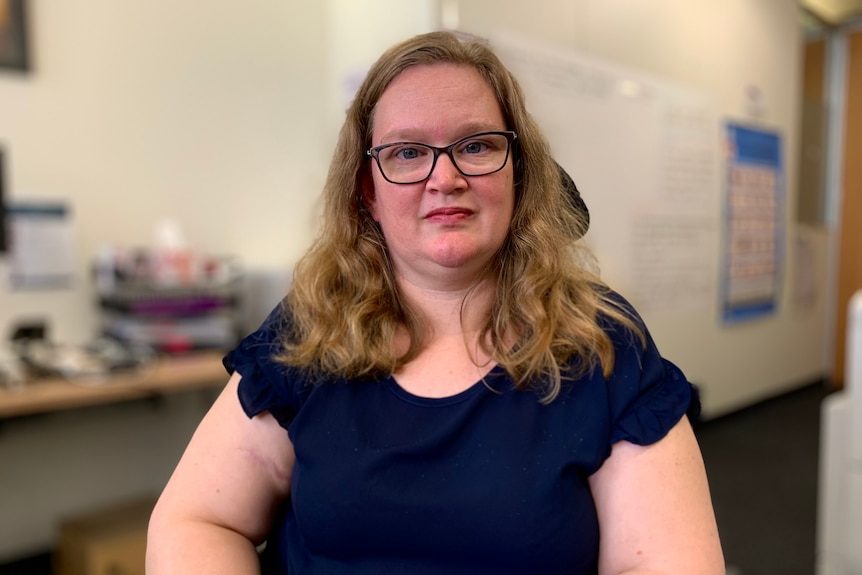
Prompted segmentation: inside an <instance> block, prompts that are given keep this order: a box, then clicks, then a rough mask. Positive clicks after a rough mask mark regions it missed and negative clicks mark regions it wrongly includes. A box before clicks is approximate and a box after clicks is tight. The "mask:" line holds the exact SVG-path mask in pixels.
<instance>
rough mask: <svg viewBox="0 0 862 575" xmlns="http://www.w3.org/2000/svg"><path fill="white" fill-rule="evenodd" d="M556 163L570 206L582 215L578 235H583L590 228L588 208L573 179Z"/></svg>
mask: <svg viewBox="0 0 862 575" xmlns="http://www.w3.org/2000/svg"><path fill="white" fill-rule="evenodd" d="M556 164H557V168H558V169H559V171H560V179H562V180H563V187H564V188H565V189H566V191H567V192H568V193H569V200H570V201H571V204H572V208H574V209H575V211H578V212H580V213H581V215H582V216H583V228H582V229H580V230H578V236H579V237H583V235H584V234H586V233H587V230H588V229H590V210H588V209H587V204H586V203H585V202H584V199H583V198H582V197H581V192H580V191H578V186H576V185H575V181H574V180H573V179H572V177H571V176H570V175H569V173H568V172H567V171H566V170H565V169H564V168H563V166H561V165H560V163H559V162H556Z"/></svg>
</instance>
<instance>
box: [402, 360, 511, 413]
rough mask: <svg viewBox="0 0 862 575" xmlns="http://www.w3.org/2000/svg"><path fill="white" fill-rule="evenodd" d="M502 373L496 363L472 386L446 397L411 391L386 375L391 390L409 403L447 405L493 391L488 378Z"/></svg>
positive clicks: (433, 405)
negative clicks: (418, 393) (483, 392)
mask: <svg viewBox="0 0 862 575" xmlns="http://www.w3.org/2000/svg"><path fill="white" fill-rule="evenodd" d="M500 375H505V371H504V370H503V368H502V367H500V364H496V365H495V366H494V367H492V368H491V369H490V371H488V373H486V374H485V376H484V377H483V378H482V379H480V380H478V381H476V382H475V383H473V384H472V385H471V386H470V387H468V388H467V389H465V390H464V391H459V392H458V393H456V394H454V395H447V396H445V397H426V396H424V395H416V394H415V393H411V392H409V391H407V390H406V389H404V388H403V387H401V384H399V383H398V381H397V380H396V379H395V377H394V376H393V375H392V374H389V375H388V376H387V377H386V383H387V386H388V387H389V391H391V392H392V393H393V394H394V395H395V396H396V397H398V398H400V399H402V400H403V401H406V402H408V403H413V404H415V405H421V406H423V407H446V406H448V405H454V404H456V403H461V402H463V401H466V400H468V399H470V398H471V397H472V396H474V395H477V394H479V393H481V392H482V391H483V390H485V391H491V390H490V389H489V388H488V385H487V383H486V380H487V379H488V378H492V377H494V378H496V377H499V376H500Z"/></svg>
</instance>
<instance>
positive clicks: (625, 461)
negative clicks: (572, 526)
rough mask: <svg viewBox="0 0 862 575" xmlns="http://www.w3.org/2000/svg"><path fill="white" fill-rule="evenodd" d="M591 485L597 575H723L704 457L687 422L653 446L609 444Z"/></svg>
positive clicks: (680, 423)
mask: <svg viewBox="0 0 862 575" xmlns="http://www.w3.org/2000/svg"><path fill="white" fill-rule="evenodd" d="M590 486H591V488H592V490H593V497H594V498H595V502H596V509H597V510H598V516H599V525H600V530H601V544H600V545H601V547H600V550H599V572H600V573H601V574H602V575H624V574H625V575H648V574H650V575H652V574H655V575H659V574H661V575H676V574H682V573H685V574H688V573H697V574H698V575H712V574H714V575H724V573H725V570H724V559H723V557H722V552H721V545H720V543H719V538H718V528H717V526H716V523H715V516H714V513H713V509H712V502H711V500H710V495H709V488H708V485H707V481H706V472H705V470H704V466H703V459H702V457H701V454H700V449H699V448H698V446H697V441H696V440H695V437H694V433H693V432H692V430H691V425H689V422H688V419H687V418H685V417H683V419H682V420H681V421H680V422H679V423H678V424H677V425H676V426H675V427H674V428H673V429H671V430H670V432H669V433H668V434H667V436H665V437H664V438H663V439H662V440H660V441H659V442H657V443H655V444H653V445H648V446H645V447H641V446H638V445H634V444H632V443H629V442H626V441H621V442H619V443H617V444H616V445H614V447H613V450H612V451H611V456H610V458H608V460H607V461H605V463H604V465H602V467H601V469H599V470H598V471H597V472H596V473H594V474H593V476H592V477H591V478H590Z"/></svg>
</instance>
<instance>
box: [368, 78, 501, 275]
mask: <svg viewBox="0 0 862 575" xmlns="http://www.w3.org/2000/svg"><path fill="white" fill-rule="evenodd" d="M506 129H507V127H506V123H505V121H504V119H503V114H502V112H501V111H500V106H499V105H498V104H497V100H496V98H495V97H494V93H493V91H492V90H491V87H490V86H489V85H488V83H487V82H486V81H485V80H484V78H482V76H481V75H479V73H478V72H477V71H476V70H474V69H473V68H471V67H468V66H458V65H453V64H434V65H422V66H414V67H412V68H408V69H407V70H405V71H404V72H402V73H401V74H400V75H398V76H397V77H396V78H395V79H394V80H393V81H392V83H391V84H390V85H389V86H388V87H387V88H386V90H385V91H384V92H383V95H382V96H381V98H380V100H378V102H377V107H376V109H375V113H374V121H373V125H372V134H373V136H372V146H379V145H381V144H387V143H392V142H404V141H407V142H418V143H422V144H429V145H431V146H438V147H445V146H448V145H449V144H451V143H453V142H455V141H457V140H460V139H461V138H464V137H465V136H470V135H473V134H477V133H479V132H487V131H495V130H496V131H500V130H506ZM509 156H510V157H509V159H508V160H507V161H506V165H505V167H504V168H503V169H502V170H500V171H498V172H495V173H492V174H487V175H484V176H464V175H463V174H461V173H460V172H459V171H458V169H457V168H456V167H455V166H454V165H453V163H452V159H451V158H450V157H449V156H448V155H446V154H445V153H441V154H440V155H439V157H438V158H437V163H436V165H435V166H434V170H433V171H432V173H431V175H430V176H429V177H428V179H427V180H424V181H422V182H419V183H415V184H393V183H390V182H388V181H387V180H386V179H385V178H384V177H383V175H382V174H381V173H380V169H379V167H378V166H377V165H376V163H375V165H374V166H372V168H371V173H372V177H373V190H367V191H366V198H365V201H366V203H367V205H368V208H369V210H370V212H371V214H372V216H373V217H374V219H375V220H376V221H377V222H378V223H379V224H380V227H381V229H382V230H383V235H384V236H385V238H386V244H387V248H388V250H389V253H390V255H391V258H392V261H393V265H394V266H395V270H396V272H397V273H398V274H399V276H401V277H402V278H403V279H406V280H407V281H411V282H414V283H416V284H417V285H426V286H433V285H435V284H442V285H439V286H438V287H445V284H446V282H449V283H451V282H453V281H460V282H466V283H469V282H471V281H472V280H473V279H474V278H475V277H476V274H477V273H479V271H480V270H481V269H482V267H483V266H484V265H485V264H486V263H487V262H488V261H489V260H490V258H492V257H493V256H494V254H495V253H496V252H497V250H498V249H499V248H500V246H501V245H502V244H503V241H504V240H505V238H506V235H507V234H508V231H509V224H510V222H511V220H512V213H513V210H514V204H515V189H514V182H513V179H514V176H513V170H512V164H513V161H512V158H511V152H510V154H509ZM372 162H373V161H372Z"/></svg>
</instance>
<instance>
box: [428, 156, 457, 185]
mask: <svg viewBox="0 0 862 575" xmlns="http://www.w3.org/2000/svg"><path fill="white" fill-rule="evenodd" d="M426 183H427V185H428V186H429V187H430V188H431V189H433V190H437V191H440V192H445V193H451V192H456V191H458V190H460V189H463V188H464V187H466V186H467V180H466V179H465V178H464V174H462V173H461V171H460V170H458V167H457V166H456V165H455V161H454V160H453V159H452V156H450V155H449V154H447V153H446V152H442V153H441V154H440V155H439V156H437V163H436V164H435V165H434V167H433V168H432V170H431V175H430V176H428V179H427V180H426Z"/></svg>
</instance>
